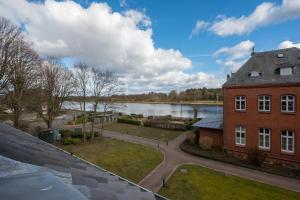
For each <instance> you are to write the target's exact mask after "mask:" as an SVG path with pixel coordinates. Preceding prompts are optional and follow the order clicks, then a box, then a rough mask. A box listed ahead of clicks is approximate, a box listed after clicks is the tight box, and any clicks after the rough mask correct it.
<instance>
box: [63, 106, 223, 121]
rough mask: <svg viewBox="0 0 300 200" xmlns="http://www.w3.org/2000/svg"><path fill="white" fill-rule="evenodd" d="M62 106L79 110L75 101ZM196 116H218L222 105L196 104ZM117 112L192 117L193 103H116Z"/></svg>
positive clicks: (89, 107) (221, 110)
mask: <svg viewBox="0 0 300 200" xmlns="http://www.w3.org/2000/svg"><path fill="white" fill-rule="evenodd" d="M63 108H66V109H75V110H80V105H79V103H77V102H65V104H64V105H63ZM197 108H198V117H200V118H205V117H213V116H219V115H222V113H223V107H222V106H213V105H197ZM86 109H87V110H88V111H90V110H92V109H93V105H92V103H90V102H87V104H86ZM115 110H116V111H117V112H122V113H126V114H143V115H144V116H146V117H147V116H151V115H154V116H159V115H160V116H162V115H172V116H173V117H186V118H193V117H194V110H193V105H188V104H183V105H180V104H164V103H155V104H154V103H118V104H116V106H115ZM99 112H101V106H99Z"/></svg>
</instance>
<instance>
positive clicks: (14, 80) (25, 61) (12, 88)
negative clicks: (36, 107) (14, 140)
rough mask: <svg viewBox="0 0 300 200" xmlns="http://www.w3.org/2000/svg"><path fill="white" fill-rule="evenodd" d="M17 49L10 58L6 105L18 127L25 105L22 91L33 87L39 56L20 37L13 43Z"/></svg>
mask: <svg viewBox="0 0 300 200" xmlns="http://www.w3.org/2000/svg"><path fill="white" fill-rule="evenodd" d="M15 45H16V48H17V50H16V51H15V52H14V55H13V58H12V59H11V73H10V75H9V76H8V79H7V86H6V91H7V96H6V97H7V105H8V107H9V108H11V109H12V111H13V115H14V125H15V127H19V125H20V124H19V121H20V116H21V114H22V110H23V109H24V107H25V102H24V92H26V91H27V90H30V89H32V88H34V87H35V86H34V83H36V81H35V80H36V77H37V75H36V74H37V69H38V66H39V56H38V55H37V53H36V52H35V51H34V50H33V49H32V48H31V47H30V45H29V44H28V43H26V42H25V41H24V40H23V39H22V38H19V40H18V41H17V42H16V43H15Z"/></svg>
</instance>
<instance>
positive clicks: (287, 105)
mask: <svg viewBox="0 0 300 200" xmlns="http://www.w3.org/2000/svg"><path fill="white" fill-rule="evenodd" d="M281 112H295V96H293V95H284V96H282V97H281Z"/></svg>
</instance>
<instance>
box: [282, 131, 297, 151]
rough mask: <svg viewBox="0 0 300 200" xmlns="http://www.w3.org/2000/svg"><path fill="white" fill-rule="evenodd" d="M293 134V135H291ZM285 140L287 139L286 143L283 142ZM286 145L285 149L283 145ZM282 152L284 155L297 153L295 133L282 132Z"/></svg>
mask: <svg viewBox="0 0 300 200" xmlns="http://www.w3.org/2000/svg"><path fill="white" fill-rule="evenodd" d="M290 134H291V135H290ZM283 138H285V142H283ZM290 139H292V143H291V144H292V150H290V149H289V141H290ZM284 143H285V149H284V148H283V144H284ZM281 152H284V153H294V152H295V133H294V131H290V130H283V131H281Z"/></svg>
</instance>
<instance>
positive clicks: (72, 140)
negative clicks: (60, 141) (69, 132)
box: [64, 138, 81, 145]
mask: <svg viewBox="0 0 300 200" xmlns="http://www.w3.org/2000/svg"><path fill="white" fill-rule="evenodd" d="M80 142H81V140H80V139H79V138H65V139H64V145H70V144H74V145H76V144H79V143H80Z"/></svg>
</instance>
